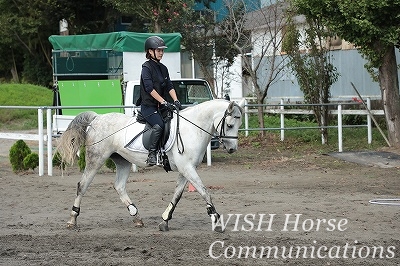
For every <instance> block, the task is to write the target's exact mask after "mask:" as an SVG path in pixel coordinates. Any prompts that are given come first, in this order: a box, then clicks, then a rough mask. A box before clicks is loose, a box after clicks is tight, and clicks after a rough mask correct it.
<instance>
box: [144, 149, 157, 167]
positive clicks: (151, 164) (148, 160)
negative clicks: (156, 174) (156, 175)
mask: <svg viewBox="0 0 400 266" xmlns="http://www.w3.org/2000/svg"><path fill="white" fill-rule="evenodd" d="M157 157H158V156H157V152H155V154H154V156H153V155H151V152H149V155H148V156H147V160H146V164H147V166H153V165H157V163H158V158H157ZM150 159H153V160H150Z"/></svg>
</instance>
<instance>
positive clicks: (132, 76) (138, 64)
mask: <svg viewBox="0 0 400 266" xmlns="http://www.w3.org/2000/svg"><path fill="white" fill-rule="evenodd" d="M146 60H147V59H146V55H145V53H133V52H124V53H123V69H124V81H130V80H139V79H140V73H141V71H142V64H143V63H144V62H145V61H146ZM161 63H163V64H164V65H166V66H167V68H168V71H169V75H170V77H171V79H179V78H181V53H180V52H177V53H164V56H163V59H162V60H161Z"/></svg>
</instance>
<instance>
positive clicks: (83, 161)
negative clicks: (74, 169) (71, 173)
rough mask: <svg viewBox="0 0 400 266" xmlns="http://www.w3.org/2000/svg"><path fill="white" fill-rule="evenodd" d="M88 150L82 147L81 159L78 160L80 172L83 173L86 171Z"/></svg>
mask: <svg viewBox="0 0 400 266" xmlns="http://www.w3.org/2000/svg"><path fill="white" fill-rule="evenodd" d="M85 157H86V149H85V146H81V148H80V149H79V159H78V166H79V171H81V172H83V170H85V166H86V159H85Z"/></svg>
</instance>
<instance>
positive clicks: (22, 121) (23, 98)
mask: <svg viewBox="0 0 400 266" xmlns="http://www.w3.org/2000/svg"><path fill="white" fill-rule="evenodd" d="M52 103H53V92H52V91H51V90H49V89H47V88H45V87H40V86H36V85H31V84H12V83H11V84H0V106H30V107H32V109H4V108H1V109H0V129H2V130H28V129H35V128H37V127H38V111H37V107H40V106H52ZM33 107H35V108H33ZM44 120H45V121H44V123H46V117H45V116H44Z"/></svg>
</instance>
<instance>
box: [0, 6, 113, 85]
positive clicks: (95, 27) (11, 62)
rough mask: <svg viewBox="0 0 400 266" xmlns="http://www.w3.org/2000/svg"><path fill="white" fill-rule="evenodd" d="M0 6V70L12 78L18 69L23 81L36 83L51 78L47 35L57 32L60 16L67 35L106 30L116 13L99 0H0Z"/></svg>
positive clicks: (47, 80)
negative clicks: (64, 22) (64, 24)
mask: <svg viewBox="0 0 400 266" xmlns="http://www.w3.org/2000/svg"><path fill="white" fill-rule="evenodd" d="M0 9H1V10H2V12H1V13H0V26H1V28H2V31H1V32H0V48H1V53H0V55H1V56H2V62H0V71H4V72H3V73H5V72H8V71H9V69H10V68H11V69H12V70H11V71H12V73H13V76H14V79H18V77H19V75H17V73H16V72H21V73H22V79H23V80H24V81H26V82H29V83H33V84H40V85H48V83H49V82H50V81H51V79H52V74H51V64H52V62H51V45H50V43H49V41H48V37H49V36H50V35H52V34H58V33H59V29H58V27H59V21H60V20H61V19H66V20H67V21H68V23H69V30H70V33H71V34H82V33H98V32H104V31H106V30H107V29H108V28H109V25H112V23H113V22H114V21H115V18H116V16H117V14H116V13H115V12H114V11H113V9H111V8H109V7H105V6H104V5H103V1H102V0H94V1H93V0H91V1H88V0H83V1H77V0H75V1H66V0H31V1H22V0H0ZM3 49H4V50H3ZM10 66H11V67H10ZM3 75H4V76H7V73H5V74H3Z"/></svg>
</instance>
